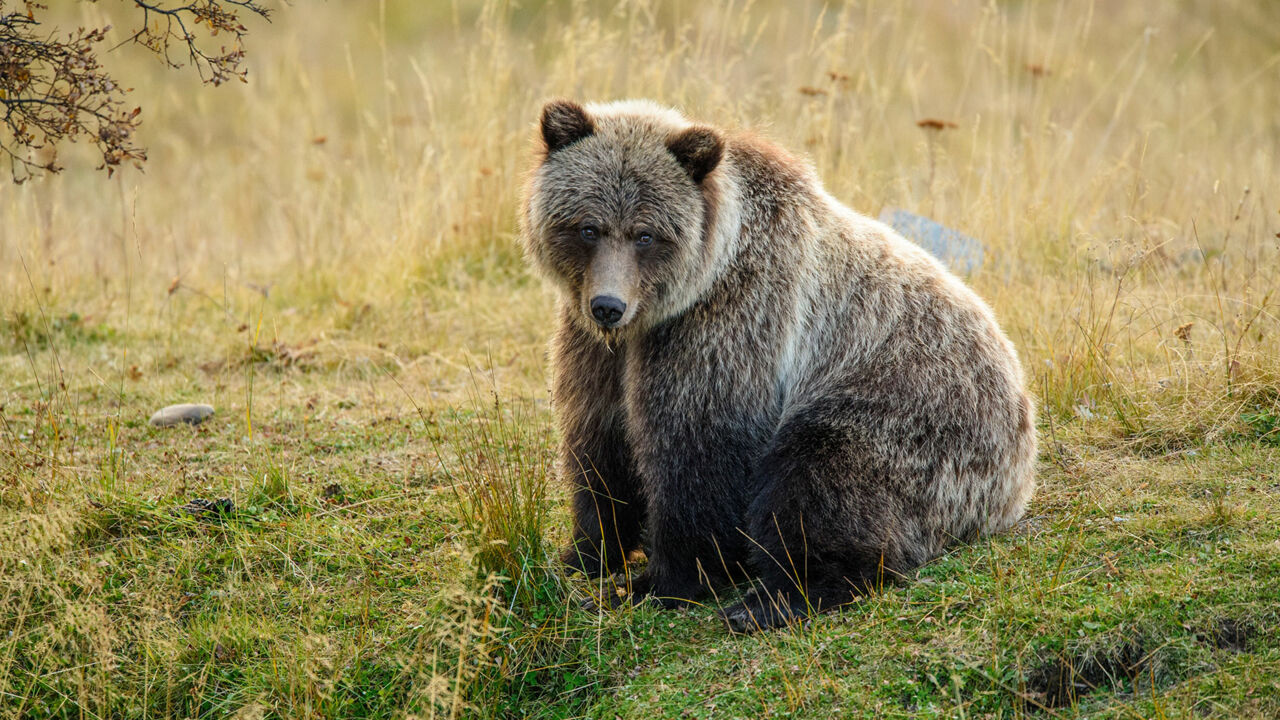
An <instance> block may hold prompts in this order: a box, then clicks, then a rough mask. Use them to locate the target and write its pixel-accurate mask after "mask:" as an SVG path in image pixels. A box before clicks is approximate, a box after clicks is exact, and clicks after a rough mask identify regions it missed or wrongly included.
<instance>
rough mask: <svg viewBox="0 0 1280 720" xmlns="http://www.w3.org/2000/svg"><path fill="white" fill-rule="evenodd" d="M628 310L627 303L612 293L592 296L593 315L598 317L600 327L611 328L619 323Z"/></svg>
mask: <svg viewBox="0 0 1280 720" xmlns="http://www.w3.org/2000/svg"><path fill="white" fill-rule="evenodd" d="M626 311H627V304H626V303H625V302H623V301H621V300H619V299H618V298H616V297H613V296H612V295H597V296H595V297H593V298H591V317H593V318H595V319H596V322H597V323H599V324H600V327H606V328H611V327H613V326H615V325H617V324H618V321H619V320H621V319H622V315H623V313H625V312H626Z"/></svg>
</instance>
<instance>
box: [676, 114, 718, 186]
mask: <svg viewBox="0 0 1280 720" xmlns="http://www.w3.org/2000/svg"><path fill="white" fill-rule="evenodd" d="M667 149H668V150H670V151H671V154H672V155H675V156H676V160H678V161H680V164H681V165H682V166H683V167H684V169H685V172H687V173H689V177H691V178H693V181H694V182H695V183H701V182H702V179H703V178H705V177H706V176H707V175H708V174H709V173H710V172H711V171H712V170H715V169H716V165H719V164H720V156H721V155H722V154H724V140H722V139H720V133H718V132H716V131H715V130H714V129H712V128H709V127H706V126H705V125H694V126H693V127H691V128H689V129H688V130H682V131H680V132H679V133H676V134H675V135H673V136H672V137H671V138H670V139H669V140H667Z"/></svg>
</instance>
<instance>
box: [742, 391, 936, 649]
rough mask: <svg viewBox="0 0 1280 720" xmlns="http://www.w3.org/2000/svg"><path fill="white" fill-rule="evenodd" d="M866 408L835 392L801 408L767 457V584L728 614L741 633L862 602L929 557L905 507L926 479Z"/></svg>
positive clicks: (760, 559)
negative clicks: (903, 464)
mask: <svg viewBox="0 0 1280 720" xmlns="http://www.w3.org/2000/svg"><path fill="white" fill-rule="evenodd" d="M858 407H859V401H857V400H855V399H851V398H847V397H846V398H832V399H828V400H824V401H821V402H817V403H814V404H813V405H811V406H810V407H809V408H807V409H805V410H803V411H800V412H798V413H796V414H795V415H793V416H792V418H791V419H790V420H788V421H787V422H786V423H785V424H784V425H783V427H782V428H780V429H779V431H778V434H777V436H776V437H775V438H774V441H773V443H772V444H771V447H770V451H769V453H768V454H767V455H766V456H765V458H764V459H763V460H762V461H761V464H760V468H759V478H760V486H761V491H760V494H759V495H758V496H757V497H756V499H755V501H754V502H753V503H752V506H751V509H750V511H749V513H748V522H749V523H750V527H751V533H752V537H753V538H754V539H755V540H756V543H757V545H756V549H755V552H754V555H753V566H754V569H755V570H756V572H757V573H758V574H759V578H760V589H759V591H758V592H754V593H751V594H749V595H748V597H746V598H744V600H743V602H742V603H741V604H739V605H737V606H735V607H732V608H730V609H728V610H726V611H725V612H724V613H723V616H724V618H725V620H726V621H727V622H728V623H729V626H730V627H731V628H732V629H734V630H735V631H738V632H747V631H752V630H756V629H763V628H771V627H778V626H781V625H785V624H787V623H789V622H791V621H793V620H796V619H799V618H803V617H806V616H808V615H809V614H811V613H812V612H822V611H826V610H830V609H832V608H835V607H838V606H840V605H843V604H846V603H849V602H852V601H853V600H854V599H856V598H857V597H858V596H859V595H862V594H865V593H866V592H868V591H870V590H873V589H875V588H876V587H879V586H880V585H881V584H883V583H884V582H886V581H891V580H892V579H894V578H896V577H899V576H900V575H901V574H902V573H904V572H906V571H908V570H910V569H912V568H914V567H916V566H918V565H920V564H922V563H923V562H924V561H925V560H926V559H927V556H926V555H925V554H924V553H923V552H922V550H923V548H924V547H925V545H926V543H924V542H923V541H922V539H921V538H920V537H919V532H918V531H917V530H915V528H916V527H917V526H916V524H915V522H914V519H913V514H912V513H911V512H908V510H907V508H905V507H904V506H905V505H906V504H907V503H908V502H909V501H910V499H911V498H912V497H913V496H914V494H915V493H914V492H913V490H914V488H915V486H916V480H915V479H914V478H913V476H912V474H911V472H909V471H908V470H906V469H903V468H898V467H895V466H894V463H892V462H890V461H888V460H887V459H886V458H885V456H884V455H883V453H881V452H879V451H878V450H879V448H878V443H876V442H875V437H874V435H873V434H872V433H873V432H874V431H873V430H872V429H870V428H867V427H864V426H862V424H861V421H860V420H859V417H860V415H859V413H858V412H857V409H858Z"/></svg>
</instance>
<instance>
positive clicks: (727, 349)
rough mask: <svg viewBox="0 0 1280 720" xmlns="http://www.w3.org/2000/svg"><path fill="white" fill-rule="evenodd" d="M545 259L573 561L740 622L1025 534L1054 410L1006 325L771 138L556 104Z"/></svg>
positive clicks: (543, 159) (768, 617)
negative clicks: (721, 596)
mask: <svg viewBox="0 0 1280 720" xmlns="http://www.w3.org/2000/svg"><path fill="white" fill-rule="evenodd" d="M540 136H541V138H540V139H541V142H540V143H539V145H540V147H541V149H542V152H541V153H539V157H538V160H537V164H536V167H535V168H534V169H533V170H532V171H531V173H530V175H529V179H528V183H527V186H526V188H525V196H524V202H523V209H522V217H521V235H522V238H523V241H524V243H525V248H526V251H527V255H528V258H529V260H530V262H531V263H532V264H533V265H534V266H535V267H536V268H538V269H539V270H540V271H541V272H542V273H543V274H545V275H546V276H547V277H548V278H550V279H551V280H552V281H553V282H554V283H555V284H556V286H557V288H558V290H559V297H560V301H559V307H558V314H559V327H558V330H557V332H556V334H555V337H554V340H553V342H552V358H551V370H552V404H553V408H554V410H555V412H556V415H557V419H558V423H559V428H560V433H561V439H562V450H561V465H560V471H561V472H562V473H563V474H564V476H565V477H566V478H567V480H568V481H569V482H570V483H571V484H572V487H573V488H574V494H573V535H572V540H571V542H570V543H569V547H568V548H567V549H566V550H565V553H564V561H565V562H566V563H567V564H568V566H569V567H570V568H571V569H574V570H577V571H581V572H584V573H586V574H587V575H589V576H593V577H603V576H605V575H609V574H612V573H616V572H619V571H622V570H624V569H626V567H627V565H626V563H628V561H629V559H630V558H632V557H633V556H638V555H637V553H636V551H638V550H643V553H644V555H645V556H647V566H645V567H644V569H643V571H641V572H639V573H637V574H635V576H634V577H632V578H631V579H630V583H629V588H630V598H631V599H640V598H651V599H653V600H655V601H656V602H658V603H659V604H661V605H663V606H666V607H673V606H677V605H680V604H685V603H689V602H693V601H696V600H697V599H698V598H700V597H704V596H706V595H707V594H708V593H709V592H711V591H715V590H717V589H722V588H725V587H727V586H728V585H730V584H737V583H739V582H742V581H744V580H747V581H749V582H750V583H751V584H752V585H753V589H752V590H751V591H749V592H747V593H746V594H745V597H744V598H743V600H742V601H741V602H740V603H739V604H738V605H736V606H734V607H731V608H729V609H727V610H725V611H723V613H722V614H723V616H724V618H725V619H726V620H727V622H728V623H729V625H730V627H731V628H733V629H734V630H737V631H746V630H752V629H757V628H761V627H772V626H777V625H781V624H784V623H787V622H789V621H791V620H793V619H796V618H800V617H804V616H807V615H808V614H810V613H812V612H817V611H821V610H826V609H829V608H832V607H835V606H837V605H841V604H843V603H847V602H850V601H852V600H853V599H854V598H856V597H858V595H859V594H861V593H865V592H867V591H868V590H869V589H872V588H874V587H875V586H877V585H878V584H879V583H881V582H883V581H885V580H888V579H892V578H895V577H901V576H903V575H905V574H906V573H908V572H909V571H911V570H912V569H914V568H916V567H918V566H920V565H921V564H922V563H925V562H927V561H929V560H930V559H931V558H934V557H936V556H937V555H939V554H940V553H941V552H942V551H943V550H944V549H945V548H947V547H948V546H949V545H952V544H954V543H957V542H962V541H966V540H969V539H972V538H975V537H978V536H980V535H985V534H989V533H995V532H999V531H1001V530H1004V529H1006V528H1008V527H1010V526H1011V525H1012V524H1013V523H1014V522H1015V521H1016V520H1017V519H1018V518H1019V517H1020V516H1021V515H1022V513H1023V509H1024V507H1025V505H1026V503H1027V499H1028V497H1029V496H1030V494H1031V492H1032V489H1033V487H1034V480H1033V464H1034V459H1035V454H1036V435H1035V427H1034V426H1035V421H1034V408H1033V405H1032V401H1031V398H1030V397H1029V396H1028V394H1027V392H1026V391H1025V389H1024V387H1023V377H1022V370H1021V367H1020V365H1019V363H1018V357H1017V354H1016V352H1015V350H1014V348H1013V345H1012V344H1011V343H1010V342H1009V340H1008V338H1006V337H1005V335H1004V333H1003V332H1002V331H1001V330H1000V327H999V326H998V325H997V324H996V320H995V318H994V317H993V315H992V312H991V309H990V308H989V307H988V306H987V305H986V303H984V302H983V301H982V300H981V299H979V298H978V296H977V295H975V294H974V293H973V292H972V291H971V290H970V289H969V288H968V287H966V286H965V285H964V283H962V282H961V281H960V280H959V279H958V278H956V277H955V276H954V275H952V274H951V273H950V272H948V271H947V270H946V269H945V268H944V267H943V266H942V265H941V264H940V263H939V262H938V261H937V260H935V259H934V258H933V257H932V256H931V255H929V254H928V253H926V252H925V251H924V250H922V249H920V248H919V247H917V246H916V245H914V244H912V243H911V242H909V241H907V240H906V239H904V238H903V237H901V236H899V235H898V234H896V233H895V232H894V231H893V230H891V229H890V228H888V227H887V226H885V225H883V224H881V223H879V222H876V221H874V220H871V219H869V218H866V217H864V216H862V215H859V214H857V213H855V212H853V211H852V210H849V209H848V208H847V207H845V206H844V205H842V204H841V203H840V202H839V201H837V200H836V199H835V198H833V197H832V196H831V195H829V194H827V192H826V191H825V190H824V189H823V187H822V184H821V182H820V181H819V180H818V178H817V177H816V174H815V172H814V171H813V170H812V169H811V168H810V167H809V166H808V165H807V164H806V163H805V162H802V161H801V160H798V159H797V158H795V157H793V156H792V155H789V154H788V153H786V152H785V151H783V150H781V149H779V148H778V147H776V146H774V145H772V144H770V143H768V142H766V141H764V140H762V139H760V138H758V137H755V136H753V135H750V134H745V133H727V132H723V131H721V130H718V129H715V128H712V127H709V126H706V125H700V124H694V123H691V122H690V121H688V120H686V119H685V118H684V117H683V116H681V115H680V114H679V113H677V112H676V111H674V110H671V109H667V108H663V107H661V106H658V105H656V104H653V103H650V102H647V101H624V102H615V103H609V104H588V105H586V106H585V107H584V106H583V105H580V104H577V103H574V102H571V101H566V100H557V101H553V102H550V103H549V104H547V105H546V106H545V107H544V108H543V110H542V117H541V125H540Z"/></svg>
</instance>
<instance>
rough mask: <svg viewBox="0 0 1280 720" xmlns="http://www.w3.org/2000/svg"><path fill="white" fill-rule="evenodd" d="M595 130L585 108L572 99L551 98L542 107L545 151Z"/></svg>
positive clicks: (552, 149)
mask: <svg viewBox="0 0 1280 720" xmlns="http://www.w3.org/2000/svg"><path fill="white" fill-rule="evenodd" d="M595 131H596V126H595V123H593V122H591V118H590V117H588V116H587V111H586V108H584V107H582V106H581V105H579V104H578V103H576V102H574V101H572V100H552V101H551V102H549V103H547V104H546V105H544V106H543V108H542V139H543V141H544V142H546V144H547V152H548V153H553V152H555V151H556V150H559V149H560V148H562V147H564V146H566V145H568V144H570V143H573V142H576V141H578V140H581V139H582V138H584V137H587V136H588V135H591V134H594V133H595Z"/></svg>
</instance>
